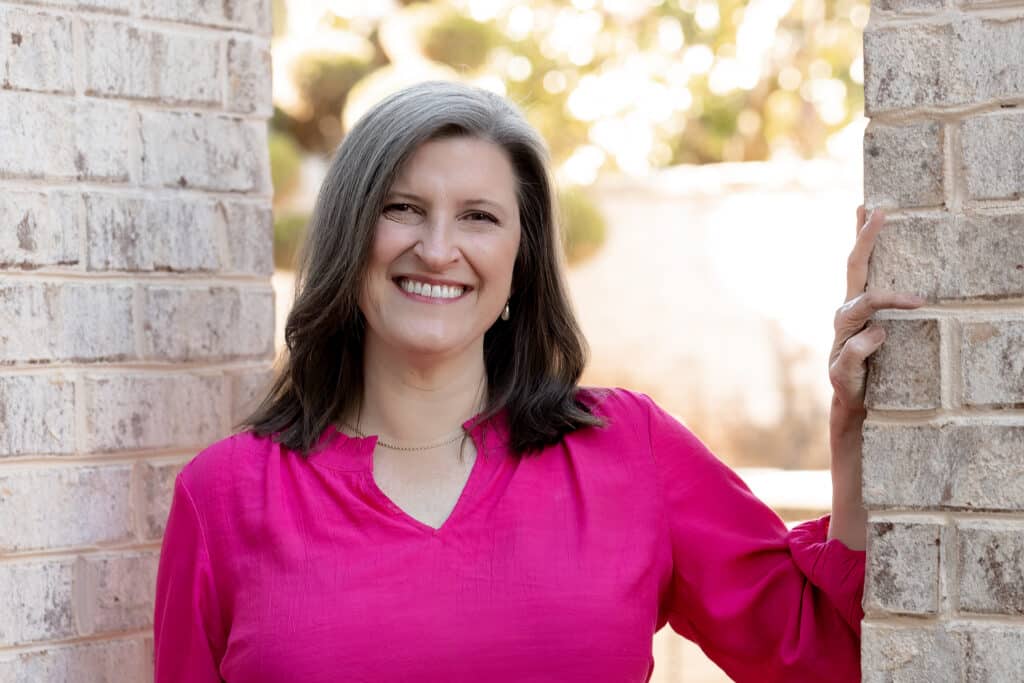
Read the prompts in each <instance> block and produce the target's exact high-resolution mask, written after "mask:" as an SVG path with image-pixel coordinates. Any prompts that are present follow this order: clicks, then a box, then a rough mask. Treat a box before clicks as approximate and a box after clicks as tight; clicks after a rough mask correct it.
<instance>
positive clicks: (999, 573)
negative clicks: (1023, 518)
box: [957, 520, 1024, 616]
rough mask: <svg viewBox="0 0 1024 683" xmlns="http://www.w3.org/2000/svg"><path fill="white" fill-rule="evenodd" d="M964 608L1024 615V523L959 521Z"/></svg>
mask: <svg viewBox="0 0 1024 683" xmlns="http://www.w3.org/2000/svg"><path fill="white" fill-rule="evenodd" d="M957 553H958V557H959V567H960V577H959V583H960V598H959V608H960V610H961V612H974V613H988V614H1010V615H1013V616H1021V615H1024V524H1022V523H1021V522H1015V521H1008V520H1005V521H1004V520H998V521H997V520H961V521H959V522H958V523H957Z"/></svg>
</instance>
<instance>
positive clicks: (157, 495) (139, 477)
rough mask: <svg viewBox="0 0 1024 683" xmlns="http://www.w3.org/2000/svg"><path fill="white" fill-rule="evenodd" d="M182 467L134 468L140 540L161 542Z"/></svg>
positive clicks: (142, 465)
mask: <svg viewBox="0 0 1024 683" xmlns="http://www.w3.org/2000/svg"><path fill="white" fill-rule="evenodd" d="M183 465H184V463H180V462H179V463H168V464H165V463H148V462H141V463H138V464H137V465H136V466H135V476H136V480H135V481H136V486H137V487H138V494H137V496H136V501H137V504H138V509H139V510H140V515H141V520H140V522H141V527H142V536H143V538H145V539H146V540H159V539H161V538H163V535H164V526H165V525H166V524H167V515H168V513H169V512H170V510H171V498H172V497H173V495H174V478H175V477H177V476H178V472H180V471H181V468H182V466H183Z"/></svg>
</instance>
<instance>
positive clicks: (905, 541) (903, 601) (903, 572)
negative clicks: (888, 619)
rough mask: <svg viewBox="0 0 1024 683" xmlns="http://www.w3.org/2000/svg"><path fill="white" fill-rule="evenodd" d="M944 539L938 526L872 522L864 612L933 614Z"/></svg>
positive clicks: (937, 606)
mask: <svg viewBox="0 0 1024 683" xmlns="http://www.w3.org/2000/svg"><path fill="white" fill-rule="evenodd" d="M943 536H944V534H943V526H942V525H941V524H935V523H928V522H917V521H910V520H906V519H904V520H900V519H892V520H888V519H877V520H876V519H873V520H872V521H871V522H870V523H869V524H868V545H867V550H868V553H867V578H866V581H865V586H864V606H865V609H866V610H881V611H885V612H892V613H898V614H918V615H930V614H935V613H936V612H937V611H938V608H939V564H940V559H939V558H940V556H941V549H942V541H943Z"/></svg>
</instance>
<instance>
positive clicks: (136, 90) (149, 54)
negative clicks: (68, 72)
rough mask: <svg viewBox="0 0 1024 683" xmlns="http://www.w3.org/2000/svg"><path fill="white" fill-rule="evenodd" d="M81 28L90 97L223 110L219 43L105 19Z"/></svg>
mask: <svg viewBox="0 0 1024 683" xmlns="http://www.w3.org/2000/svg"><path fill="white" fill-rule="evenodd" d="M82 27H83V33H84V36H85V37H84V39H85V54H86V62H85V72H86V90H85V92H86V94H87V95H98V96H102V97H133V98H141V99H149V100H160V101H162V102H166V103H170V104H198V105H219V104H220V103H221V101H222V100H223V92H222V91H221V81H222V80H223V79H222V78H221V73H220V69H221V66H220V63H221V61H220V41H219V40H218V39H217V38H215V37H213V38H211V37H209V36H206V35H190V34H184V33H171V32H166V31H152V30H148V29H141V28H138V27H135V26H132V25H131V24H127V23H125V22H122V21H109V20H104V19H98V20H95V21H87V20H86V21H83V22H82ZM268 101H269V97H268Z"/></svg>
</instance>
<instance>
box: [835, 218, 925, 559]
mask: <svg viewBox="0 0 1024 683" xmlns="http://www.w3.org/2000/svg"><path fill="white" fill-rule="evenodd" d="M884 225H885V215H884V214H883V213H882V212H881V211H874V212H872V214H871V216H870V217H869V218H868V220H867V221H866V222H865V220H864V207H863V206H861V207H858V208H857V241H856V242H855V243H854V246H853V251H852V252H851V253H850V258H849V260H848V261H847V270H846V303H844V304H843V305H842V306H841V307H840V308H839V310H838V311H836V318H835V332H836V336H835V341H834V343H833V344H832V352H831V353H830V354H829V379H830V380H831V382H832V388H833V389H834V393H833V396H832V408H831V412H830V414H829V444H830V447H831V451H832V460H831V469H832V521H831V524H830V525H829V531H828V537H829V538H830V539H831V538H837V539H839V541H841V542H842V543H843V544H844V545H846V546H847V547H848V548H851V549H853V550H863V549H864V548H865V546H866V538H867V519H868V513H867V510H865V509H864V501H863V498H862V497H861V445H862V440H861V429H862V427H863V426H864V418H865V417H866V416H867V409H866V408H865V406H864V391H865V387H866V379H867V364H866V363H867V358H868V356H870V355H871V354H873V353H874V352H875V351H877V350H878V349H879V347H880V346H881V345H882V343H883V342H884V341H885V331H884V330H883V329H882V328H881V327H878V326H877V325H868V323H869V322H870V320H871V318H872V316H874V314H875V313H876V312H877V311H880V310H883V309H886V308H900V309H914V308H919V307H921V306H923V305H924V303H925V299H924V298H922V297H920V296H916V295H914V294H907V293H900V292H889V291H886V290H876V289H873V290H871V291H870V292H868V291H865V290H866V287H867V281H868V262H869V260H870V258H871V252H872V250H873V249H874V247H875V240H876V238H877V237H878V234H879V232H881V230H882V227H883V226H884Z"/></svg>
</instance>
